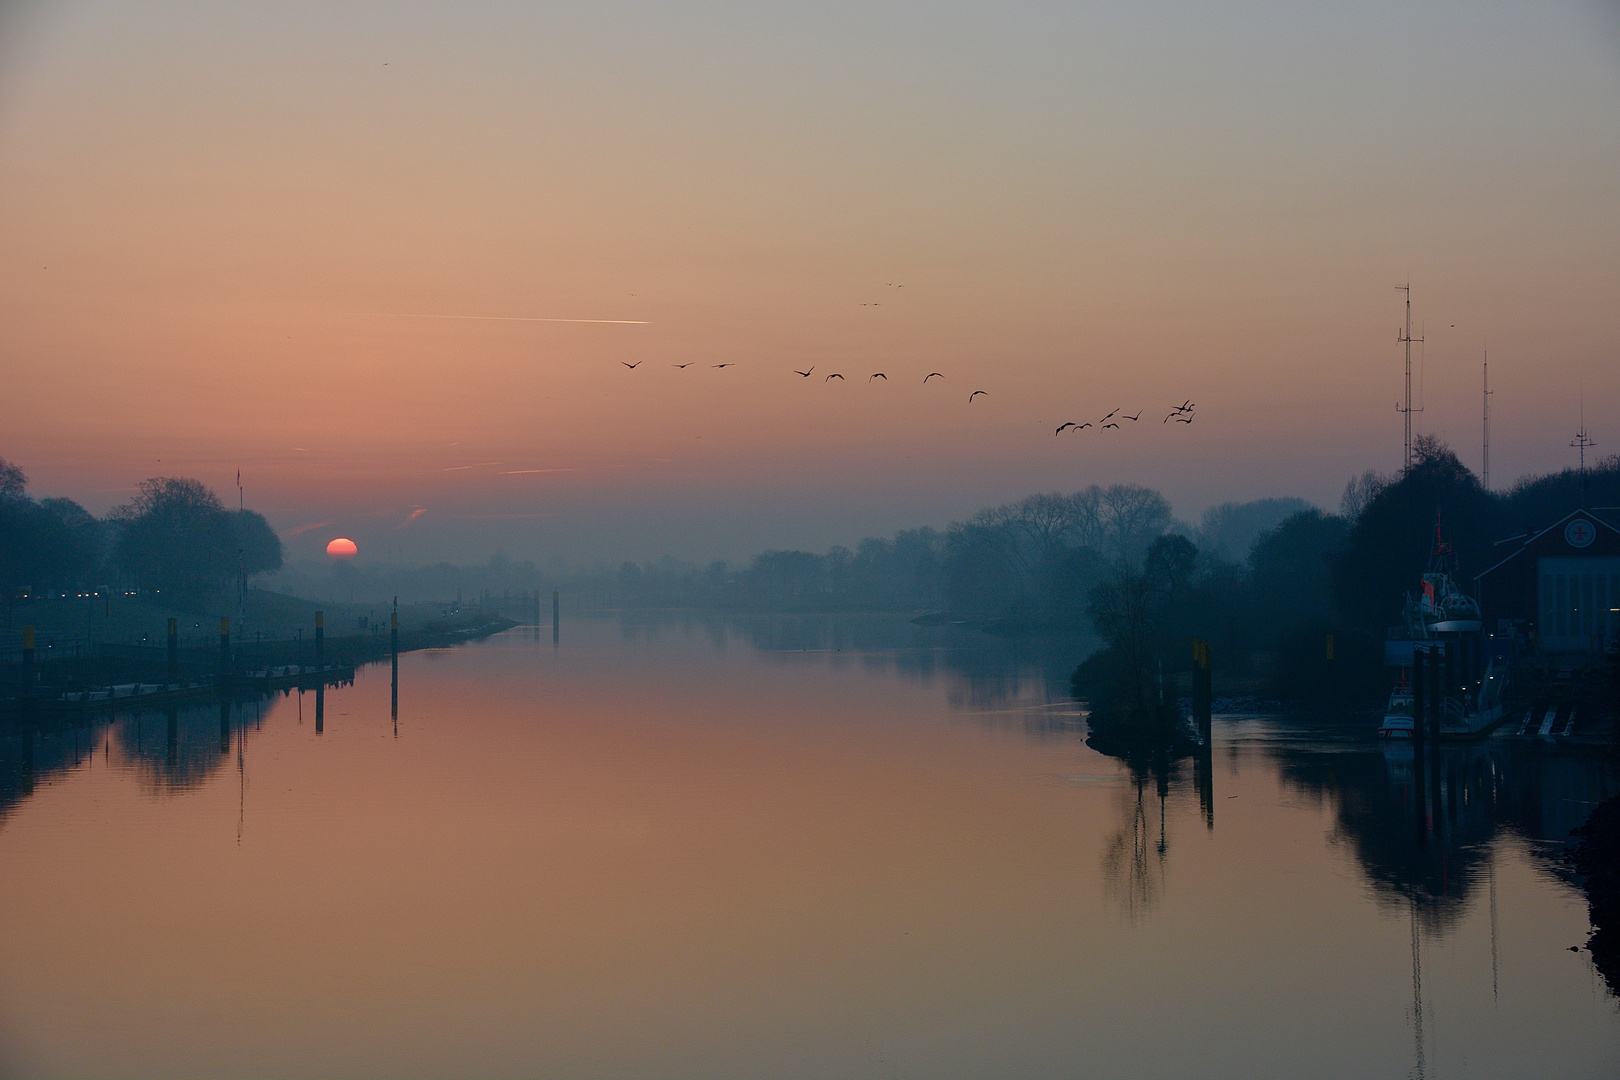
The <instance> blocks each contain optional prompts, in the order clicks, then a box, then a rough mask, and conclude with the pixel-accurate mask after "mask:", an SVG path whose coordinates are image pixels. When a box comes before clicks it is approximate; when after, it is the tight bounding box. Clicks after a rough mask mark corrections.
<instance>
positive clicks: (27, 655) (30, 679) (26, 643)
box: [22, 626, 39, 697]
mask: <svg viewBox="0 0 1620 1080" xmlns="http://www.w3.org/2000/svg"><path fill="white" fill-rule="evenodd" d="M22 645H23V650H22V652H23V696H24V697H33V696H34V684H35V683H36V682H38V681H39V675H38V674H37V673H36V671H35V670H34V664H35V657H34V628H33V627H32V626H25V627H23V638H22Z"/></svg>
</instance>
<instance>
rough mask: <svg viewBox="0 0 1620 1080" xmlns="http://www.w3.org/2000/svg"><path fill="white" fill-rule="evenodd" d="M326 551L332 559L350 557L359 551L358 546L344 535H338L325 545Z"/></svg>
mask: <svg viewBox="0 0 1620 1080" xmlns="http://www.w3.org/2000/svg"><path fill="white" fill-rule="evenodd" d="M326 553H327V554H328V555H330V556H332V558H334V559H352V558H354V557H355V556H356V555H358V554H359V553H360V547H359V545H357V544H356V543H355V542H354V541H353V540H350V539H349V538H348V537H346V536H340V537H338V538H337V539H336V540H333V541H332V542H331V543H329V544H327V545H326Z"/></svg>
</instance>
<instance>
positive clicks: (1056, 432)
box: [1052, 420, 1075, 435]
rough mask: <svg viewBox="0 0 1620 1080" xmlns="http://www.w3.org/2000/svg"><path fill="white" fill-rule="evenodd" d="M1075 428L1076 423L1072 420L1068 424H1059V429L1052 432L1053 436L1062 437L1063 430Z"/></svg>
mask: <svg viewBox="0 0 1620 1080" xmlns="http://www.w3.org/2000/svg"><path fill="white" fill-rule="evenodd" d="M1074 426H1075V423H1074V421H1073V420H1070V421H1069V422H1068V423H1067V424H1059V425H1058V429H1057V430H1056V431H1054V432H1052V434H1053V435H1061V434H1063V429H1064V428H1070V427H1074Z"/></svg>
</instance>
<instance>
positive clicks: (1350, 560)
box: [1333, 436, 1492, 633]
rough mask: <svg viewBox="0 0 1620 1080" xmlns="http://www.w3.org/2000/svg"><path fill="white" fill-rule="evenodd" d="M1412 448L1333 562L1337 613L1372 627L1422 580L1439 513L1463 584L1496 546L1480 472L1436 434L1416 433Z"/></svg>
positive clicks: (1390, 615) (1393, 615)
mask: <svg viewBox="0 0 1620 1080" xmlns="http://www.w3.org/2000/svg"><path fill="white" fill-rule="evenodd" d="M1412 453H1413V462H1412V467H1411V468H1410V469H1408V470H1407V471H1406V473H1405V475H1403V476H1402V477H1401V478H1400V479H1399V480H1397V481H1396V482H1394V483H1392V484H1390V485H1388V486H1387V487H1384V488H1382V489H1380V490H1379V492H1378V493H1377V494H1376V495H1374V496H1373V498H1372V500H1371V501H1370V502H1369V503H1368V504H1367V506H1366V508H1365V509H1363V510H1362V512H1361V515H1360V516H1359V517H1358V518H1357V519H1356V522H1355V525H1354V526H1353V527H1352V528H1351V529H1350V534H1349V538H1348V542H1347V543H1346V545H1345V547H1344V550H1343V552H1342V553H1341V554H1340V555H1339V556H1338V557H1337V558H1335V559H1334V562H1333V579H1334V597H1335V600H1336V603H1337V605H1338V612H1339V615H1340V616H1341V617H1342V618H1344V619H1346V620H1347V622H1348V623H1349V624H1351V625H1352V626H1354V627H1355V628H1357V629H1360V630H1362V631H1364V632H1367V633H1375V632H1382V630H1383V629H1384V628H1385V627H1387V626H1390V625H1393V624H1394V623H1396V622H1398V621H1399V619H1400V614H1401V606H1402V604H1403V602H1404V598H1405V595H1406V594H1407V593H1408V592H1411V591H1413V590H1414V589H1415V588H1416V587H1417V581H1418V576H1419V575H1420V574H1421V573H1422V572H1423V569H1424V567H1425V566H1426V565H1427V563H1428V559H1429V553H1430V551H1431V550H1432V549H1433V545H1434V528H1435V515H1436V513H1439V514H1440V515H1441V517H1442V522H1443V526H1444V530H1445V536H1446V539H1447V541H1448V542H1450V543H1451V544H1452V545H1453V547H1454V548H1455V551H1456V554H1457V558H1458V562H1459V564H1460V574H1461V584H1463V585H1464V586H1465V587H1466V586H1467V585H1469V584H1471V583H1472V580H1473V575H1474V574H1477V573H1479V572H1480V571H1481V570H1483V569H1484V568H1485V565H1486V558H1487V556H1488V553H1489V551H1490V542H1489V540H1488V539H1486V537H1487V535H1488V534H1489V532H1490V531H1491V529H1490V523H1491V518H1492V512H1491V511H1492V505H1491V497H1490V496H1489V495H1488V494H1487V493H1486V492H1485V490H1484V489H1483V488H1482V487H1480V484H1479V479H1478V478H1477V477H1475V476H1474V474H1473V473H1471V472H1469V471H1468V468H1467V466H1465V465H1464V464H1463V463H1462V462H1461V461H1459V460H1458V459H1457V455H1456V454H1455V453H1453V452H1452V451H1451V450H1450V449H1449V448H1448V447H1446V445H1445V444H1444V443H1442V442H1440V441H1439V440H1438V439H1435V438H1433V437H1431V436H1420V437H1419V438H1416V439H1414V440H1413V441H1412Z"/></svg>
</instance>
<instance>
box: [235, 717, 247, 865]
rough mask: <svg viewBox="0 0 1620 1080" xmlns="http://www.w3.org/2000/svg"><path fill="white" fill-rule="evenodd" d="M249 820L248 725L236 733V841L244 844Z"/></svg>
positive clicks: (238, 844) (239, 844) (238, 843)
mask: <svg viewBox="0 0 1620 1080" xmlns="http://www.w3.org/2000/svg"><path fill="white" fill-rule="evenodd" d="M246 822H247V725H246V724H243V725H242V730H240V731H238V732H237V733H236V843H237V846H238V847H240V846H241V844H242V826H243V825H244V824H245V823H246Z"/></svg>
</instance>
